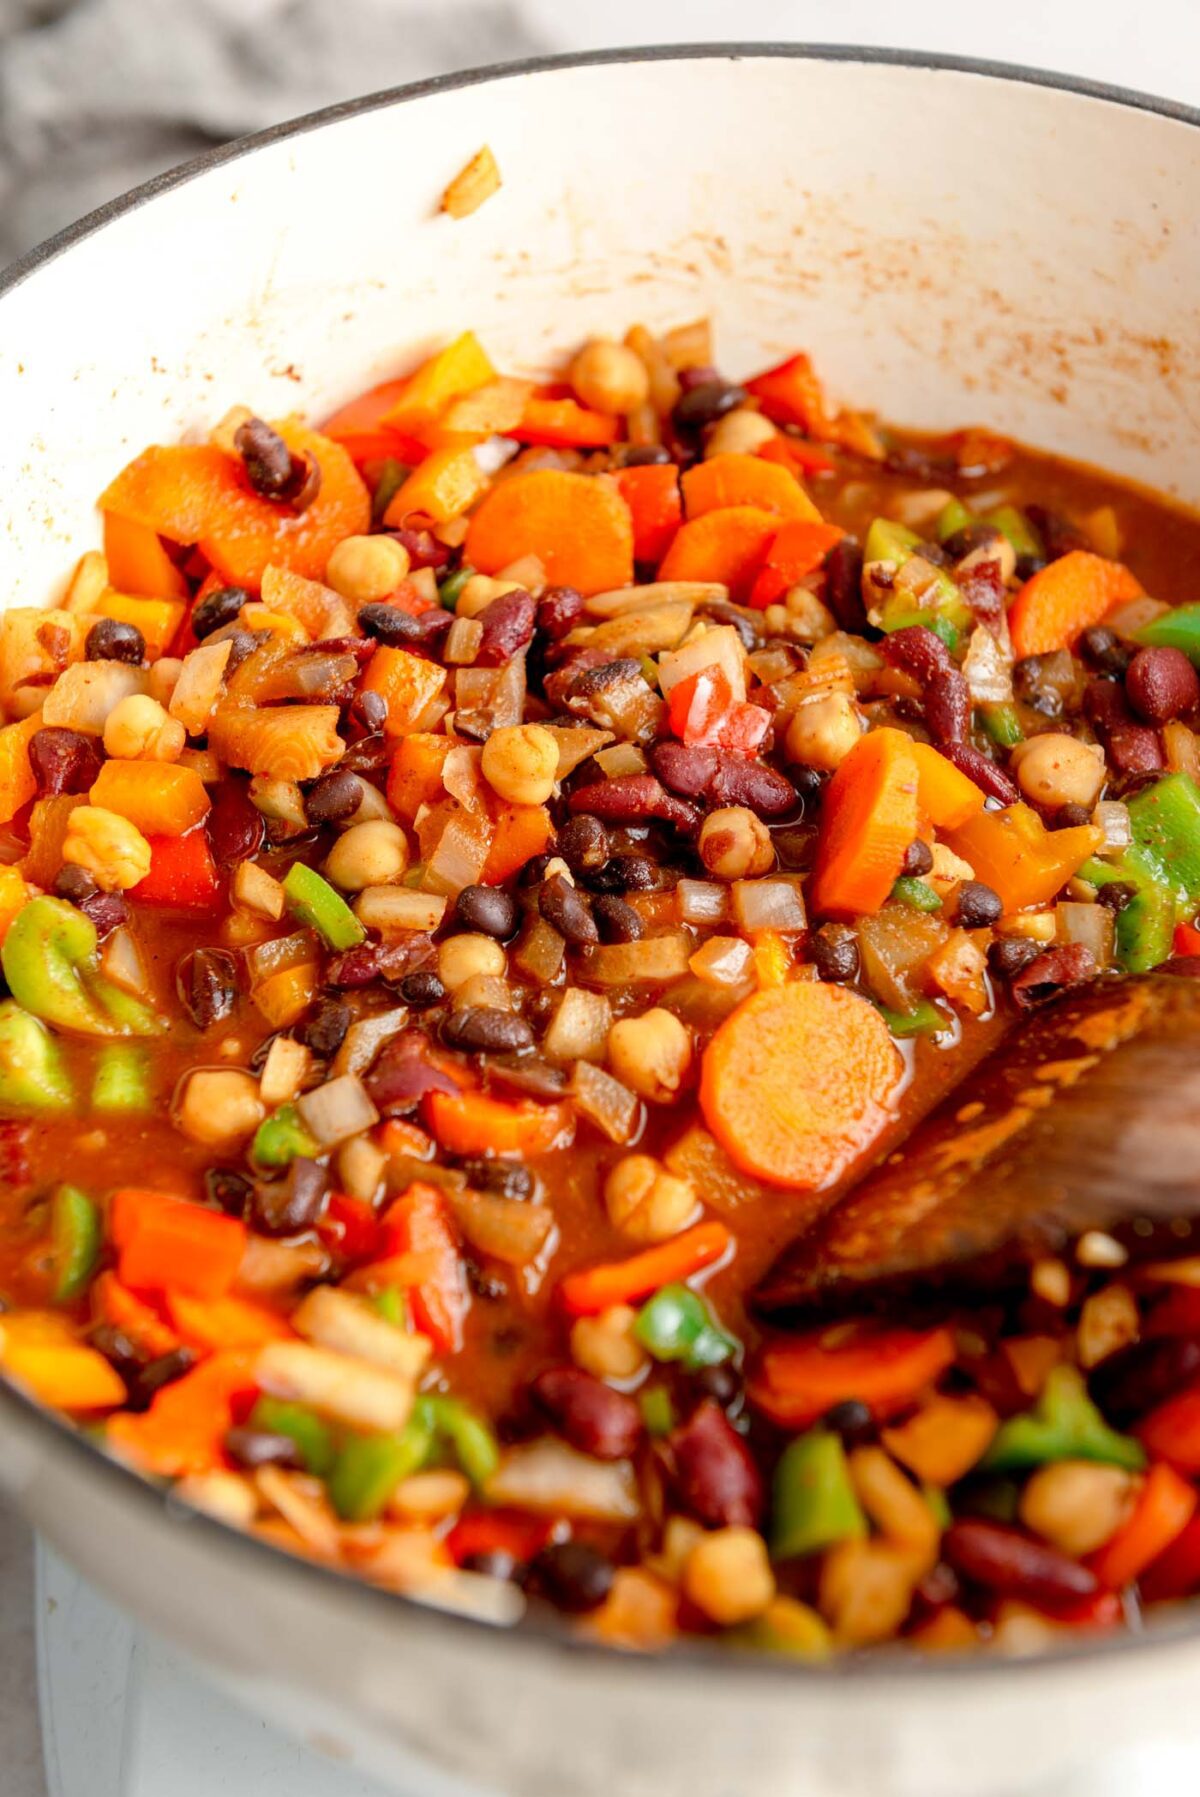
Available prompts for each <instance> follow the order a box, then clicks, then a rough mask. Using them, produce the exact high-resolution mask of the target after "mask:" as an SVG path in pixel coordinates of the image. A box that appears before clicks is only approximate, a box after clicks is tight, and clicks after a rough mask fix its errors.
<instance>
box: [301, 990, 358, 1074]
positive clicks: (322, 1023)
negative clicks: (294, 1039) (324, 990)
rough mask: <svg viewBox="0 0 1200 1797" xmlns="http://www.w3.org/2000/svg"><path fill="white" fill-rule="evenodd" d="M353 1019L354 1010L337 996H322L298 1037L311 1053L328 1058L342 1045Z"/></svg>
mask: <svg viewBox="0 0 1200 1797" xmlns="http://www.w3.org/2000/svg"><path fill="white" fill-rule="evenodd" d="M353 1021H354V1012H353V1011H352V1010H351V1008H350V1006H349V1005H347V1004H343V1003H342V1002H341V1000H340V999H337V998H323V999H322V1000H321V1002H320V1004H319V1005H318V1006H317V1008H316V1010H315V1011H314V1012H313V1014H312V1016H311V1017H310V1018H309V1020H308V1022H307V1023H306V1024H305V1025H304V1028H303V1030H302V1031H301V1034H300V1039H301V1041H302V1042H303V1043H304V1046H305V1047H306V1048H310V1049H311V1050H312V1052H313V1054H315V1055H320V1057H321V1058H322V1059H323V1060H328V1059H329V1058H330V1057H331V1056H333V1055H335V1054H336V1053H337V1051H338V1049H339V1048H340V1047H341V1046H342V1043H343V1041H344V1040H345V1036H346V1031H347V1030H348V1029H349V1028H350V1025H351V1023H352V1022H353Z"/></svg>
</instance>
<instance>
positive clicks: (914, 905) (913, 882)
mask: <svg viewBox="0 0 1200 1797" xmlns="http://www.w3.org/2000/svg"><path fill="white" fill-rule="evenodd" d="M892 897H893V898H894V899H895V900H896V902H897V904H900V905H906V906H907V907H908V909H909V910H910V911H940V910H941V908H942V901H941V899H940V898H939V897H938V895H937V893H936V892H935V891H934V890H933V887H932V886H927V885H926V884H925V881H924V880H918V879H917V878H916V877H915V875H913V874H901V875H900V878H899V879H898V880H897V881H896V884H895V885H894V886H893V887H892Z"/></svg>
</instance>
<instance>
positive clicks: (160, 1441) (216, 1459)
mask: <svg viewBox="0 0 1200 1797" xmlns="http://www.w3.org/2000/svg"><path fill="white" fill-rule="evenodd" d="M255 1359H256V1350H253V1349H245V1348H231V1349H227V1350H224V1351H222V1352H220V1353H217V1354H211V1355H209V1357H208V1359H207V1360H202V1361H201V1362H200V1365H199V1366H197V1367H193V1369H192V1371H191V1372H190V1373H185V1374H184V1375H183V1377H182V1379H176V1380H174V1382H173V1383H172V1384H170V1385H165V1386H164V1387H163V1389H162V1390H161V1391H160V1392H159V1393H158V1395H157V1396H156V1397H155V1399H154V1401H153V1403H152V1404H151V1406H150V1408H149V1410H147V1411H146V1412H145V1413H144V1414H143V1415H141V1416H131V1415H128V1414H122V1415H120V1416H114V1417H113V1418H111V1420H110V1421H109V1424H108V1428H107V1431H106V1433H107V1439H108V1443H109V1446H110V1447H112V1448H115V1449H116V1451H117V1452H118V1453H119V1454H121V1455H122V1456H123V1458H125V1459H126V1460H129V1461H131V1462H132V1463H133V1465H135V1466H137V1467H140V1468H141V1470H142V1471H143V1472H146V1473H154V1474H156V1475H157V1476H158V1477H160V1478H168V1479H179V1478H185V1477H187V1475H188V1474H191V1473H207V1472H213V1471H214V1470H215V1469H217V1468H218V1467H222V1466H225V1465H227V1464H228V1461H227V1459H226V1454H225V1437H226V1435H228V1433H229V1431H230V1429H231V1428H232V1426H233V1419H234V1414H235V1405H237V1404H238V1402H239V1400H242V1399H245V1400H247V1401H248V1400H249V1399H250V1398H252V1397H253V1396H254V1393H255V1389H256V1388H255V1384H254V1362H255Z"/></svg>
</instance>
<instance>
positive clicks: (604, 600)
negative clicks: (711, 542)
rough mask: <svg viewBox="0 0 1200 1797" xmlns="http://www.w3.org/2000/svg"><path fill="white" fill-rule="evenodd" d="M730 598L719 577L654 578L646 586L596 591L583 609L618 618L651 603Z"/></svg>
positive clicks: (709, 601) (715, 601)
mask: <svg viewBox="0 0 1200 1797" xmlns="http://www.w3.org/2000/svg"><path fill="white" fill-rule="evenodd" d="M728 598H729V588H728V587H727V586H722V585H721V584H720V582H719V581H715V580H652V581H648V582H647V584H646V585H645V586H644V587H613V588H612V590H611V591H610V592H607V593H593V594H592V597H591V598H590V599H589V600H587V601H586V603H585V605H584V608H583V609H584V611H586V612H587V614H588V616H589V617H591V618H616V617H619V616H620V614H621V613H622V612H625V611H642V610H644V609H645V607H646V606H648V605H674V604H681V605H692V606H697V605H717V604H723V603H724V602H725V601H726V600H727V599H728Z"/></svg>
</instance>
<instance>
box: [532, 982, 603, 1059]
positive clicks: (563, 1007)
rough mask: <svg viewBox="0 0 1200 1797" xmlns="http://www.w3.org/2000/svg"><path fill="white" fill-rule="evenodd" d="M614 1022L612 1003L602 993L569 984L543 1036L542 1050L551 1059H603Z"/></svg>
mask: <svg viewBox="0 0 1200 1797" xmlns="http://www.w3.org/2000/svg"><path fill="white" fill-rule="evenodd" d="M611 1022H612V1006H611V1005H610V1004H609V1002H608V1000H607V999H606V998H605V997H604V996H603V994H602V993H599V992H585V991H584V990H583V988H582V987H580V986H568V987H567V989H566V991H565V992H564V993H563V995H562V998H561V1000H560V1001H559V1006H558V1009H557V1011H555V1013H554V1016H553V1018H552V1019H551V1021H550V1027H549V1029H548V1030H547V1031H546V1034H545V1035H544V1036H543V1038H542V1053H543V1054H544V1055H545V1056H546V1058H547V1059H548V1060H551V1061H562V1062H566V1061H598V1060H602V1059H603V1058H604V1048H605V1044H606V1043H607V1041H608V1031H609V1025H610V1024H611Z"/></svg>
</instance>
